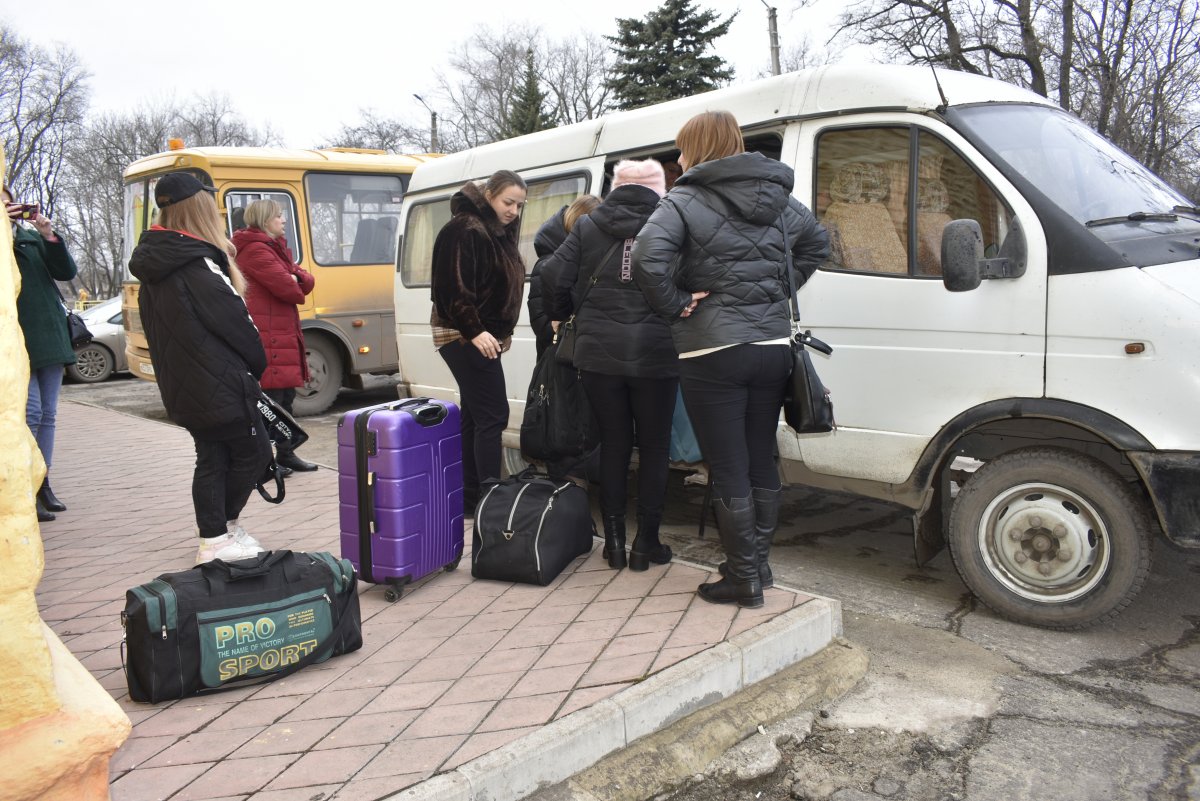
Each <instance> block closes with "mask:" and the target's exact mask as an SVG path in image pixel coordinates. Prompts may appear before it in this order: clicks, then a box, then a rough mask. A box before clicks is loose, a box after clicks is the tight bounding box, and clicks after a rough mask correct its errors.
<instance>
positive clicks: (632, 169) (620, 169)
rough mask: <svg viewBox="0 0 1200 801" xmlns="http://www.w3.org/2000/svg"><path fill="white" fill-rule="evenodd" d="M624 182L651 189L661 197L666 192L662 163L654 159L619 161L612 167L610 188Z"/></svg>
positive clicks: (622, 184) (614, 187)
mask: <svg viewBox="0 0 1200 801" xmlns="http://www.w3.org/2000/svg"><path fill="white" fill-rule="evenodd" d="M625 184H637V185H639V186H644V187H646V188H648V189H653V190H654V191H655V192H657V193H658V196H659V197H662V196H663V195H665V194H666V193H667V179H666V177H665V176H664V175H663V168H662V164H661V163H659V162H658V161H655V160H654V159H646V160H645V161H628V160H626V161H619V162H617V166H616V167H615V168H614V169H613V180H612V188H613V189H616V188H617V187H618V186H624V185H625Z"/></svg>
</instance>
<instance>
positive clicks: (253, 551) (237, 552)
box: [196, 532, 263, 565]
mask: <svg viewBox="0 0 1200 801" xmlns="http://www.w3.org/2000/svg"><path fill="white" fill-rule="evenodd" d="M262 550H263V549H262V548H261V547H259V546H258V545H257V544H255V545H246V544H244V543H241V542H238V540H237V538H236V537H234V536H232V535H231V534H229V533H228V532H226V533H225V534H222V535H221V536H220V537H213V538H212V539H206V538H204V537H201V538H200V549H199V550H198V551H197V552H196V564H198V565H202V564H204V563H205V562H211V561H212V560H214V559H221V560H223V561H226V562H233V561H236V560H238V559H249V558H250V557H252V556H257V555H258V554H260V553H262Z"/></svg>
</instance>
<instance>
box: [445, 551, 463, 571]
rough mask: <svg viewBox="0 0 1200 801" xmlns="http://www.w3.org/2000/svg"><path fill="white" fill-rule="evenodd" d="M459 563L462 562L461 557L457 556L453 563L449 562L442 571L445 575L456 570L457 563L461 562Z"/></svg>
mask: <svg viewBox="0 0 1200 801" xmlns="http://www.w3.org/2000/svg"><path fill="white" fill-rule="evenodd" d="M461 561H462V556H461V555H459V556H457V557H455V559H454V561H453V562H451V563H450V564H448V565H446V567H445V568H443V569H444V570H445V571H446V572H447V573H449V572H451V571H453V570H458V563H459V562H461Z"/></svg>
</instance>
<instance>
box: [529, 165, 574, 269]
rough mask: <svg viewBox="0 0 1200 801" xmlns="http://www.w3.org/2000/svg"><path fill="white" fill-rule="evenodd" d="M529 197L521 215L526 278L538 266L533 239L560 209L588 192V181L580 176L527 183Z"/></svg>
mask: <svg viewBox="0 0 1200 801" xmlns="http://www.w3.org/2000/svg"><path fill="white" fill-rule="evenodd" d="M528 187H529V194H528V195H527V196H526V200H525V210H524V211H522V212H521V258H522V259H524V260H525V274H526V275H528V274H529V272H530V271H531V270H532V269H533V265H534V264H535V263H537V253H535V252H534V249H533V238H534V237H535V236H537V231H538V229H539V228H541V227H542V223H544V222H546V220H548V219H550V218H551V217H553V216H554V215H555V214H557V213H558V210H559V209H561V208H562V207H563V206H567V205H570V204H571V203H572V202H573V201H574V200H575V198H577V197H579V196H580V195H582V194H583V193H584V190H585V189H587V179H586V178H585V177H584V176H582V175H572V176H568V177H566V178H554V179H552V180H549V181H529V182H528Z"/></svg>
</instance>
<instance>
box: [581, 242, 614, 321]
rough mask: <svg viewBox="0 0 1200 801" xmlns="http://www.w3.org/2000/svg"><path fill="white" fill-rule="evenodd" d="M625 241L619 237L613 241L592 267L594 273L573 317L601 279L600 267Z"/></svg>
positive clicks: (584, 289)
mask: <svg viewBox="0 0 1200 801" xmlns="http://www.w3.org/2000/svg"><path fill="white" fill-rule="evenodd" d="M624 241H625V240H624V239H618V240H617V241H616V242H613V243H612V245H610V246H609V248H608V250H606V251H604V255H603V256H601V257H600V261H598V262H596V266H594V267H593V268H592V274H591V275H590V276H589V277H588V282H587V285H586V286H584V288H583V294H582V295H580V297H579V303H577V304H575V310H574V311H572V312H571V316H572V317H574V316H575V315H576V314H578V313H579V310H580V309H582V308H583V302H584V301H585V300H587V296H588V292H590V291H591V289H592V287H593V286H595V284H596V281H598V280H599V278H598V277H597V276H598V273H599V272H600V268H601V267H603V266H604V264H605V263H606V262H607V261H608V257H609V256H611V255H612V254H613V252H614V251H615V250H616V249H617V247H618V246H619V245H620V244H621V243H622V242H624Z"/></svg>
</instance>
